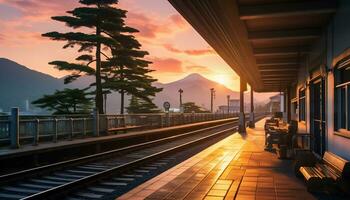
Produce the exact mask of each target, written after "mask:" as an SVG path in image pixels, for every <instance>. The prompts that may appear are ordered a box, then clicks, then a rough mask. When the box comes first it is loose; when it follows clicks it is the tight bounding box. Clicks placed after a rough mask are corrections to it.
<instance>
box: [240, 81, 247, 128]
mask: <svg viewBox="0 0 350 200" xmlns="http://www.w3.org/2000/svg"><path fill="white" fill-rule="evenodd" d="M246 89H247V83H246V82H245V81H244V80H243V79H242V78H241V79H240V91H239V94H240V99H239V101H240V108H239V109H240V112H239V124H238V132H239V133H246V124H245V114H244V91H245V90H246Z"/></svg>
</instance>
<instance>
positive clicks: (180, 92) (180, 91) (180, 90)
mask: <svg viewBox="0 0 350 200" xmlns="http://www.w3.org/2000/svg"><path fill="white" fill-rule="evenodd" d="M183 92H184V91H183V90H182V89H181V88H180V89H179V94H180V112H183V110H182V93H183Z"/></svg>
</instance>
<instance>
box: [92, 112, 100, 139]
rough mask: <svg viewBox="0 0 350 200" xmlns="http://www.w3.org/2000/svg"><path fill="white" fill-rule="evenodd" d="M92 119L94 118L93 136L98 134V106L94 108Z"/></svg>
mask: <svg viewBox="0 0 350 200" xmlns="http://www.w3.org/2000/svg"><path fill="white" fill-rule="evenodd" d="M93 119H94V136H96V137H98V136H99V135H100V114H99V111H98V108H95V109H94V112H93Z"/></svg>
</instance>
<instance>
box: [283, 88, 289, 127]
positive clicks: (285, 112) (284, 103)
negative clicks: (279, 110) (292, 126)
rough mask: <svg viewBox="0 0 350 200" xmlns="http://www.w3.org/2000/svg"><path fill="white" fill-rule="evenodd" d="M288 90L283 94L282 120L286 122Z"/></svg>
mask: <svg viewBox="0 0 350 200" xmlns="http://www.w3.org/2000/svg"><path fill="white" fill-rule="evenodd" d="M287 109H288V90H285V91H284V92H283V120H284V121H286V122H288V111H287Z"/></svg>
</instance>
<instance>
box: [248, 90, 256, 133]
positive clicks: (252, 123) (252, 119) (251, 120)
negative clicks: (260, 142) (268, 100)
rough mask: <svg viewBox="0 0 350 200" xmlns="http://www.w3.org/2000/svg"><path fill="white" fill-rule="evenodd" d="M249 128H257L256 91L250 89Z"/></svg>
mask: <svg viewBox="0 0 350 200" xmlns="http://www.w3.org/2000/svg"><path fill="white" fill-rule="evenodd" d="M249 128H255V116H254V91H253V88H251V89H250V115H249Z"/></svg>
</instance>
